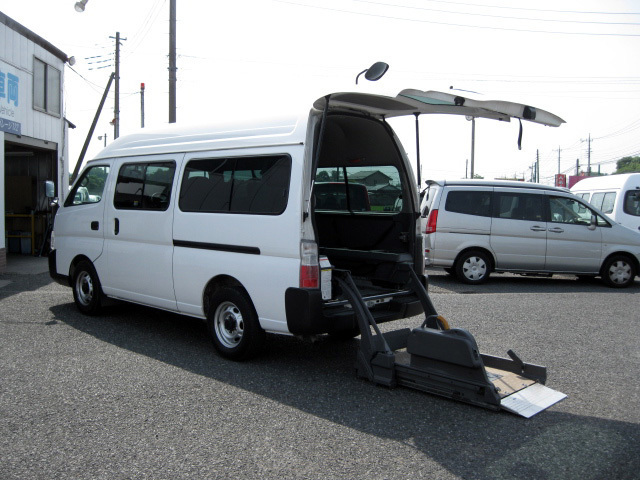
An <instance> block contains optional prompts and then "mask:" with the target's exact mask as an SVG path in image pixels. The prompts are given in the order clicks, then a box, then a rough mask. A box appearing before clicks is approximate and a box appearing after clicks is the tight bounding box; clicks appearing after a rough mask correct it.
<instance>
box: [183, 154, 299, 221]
mask: <svg viewBox="0 0 640 480" xmlns="http://www.w3.org/2000/svg"><path fill="white" fill-rule="evenodd" d="M290 177H291V158H290V157H289V156H288V155H273V156H260V157H239V158H207V159H197V160H191V161H189V163H187V166H186V167H185V170H184V175H183V177H182V187H181V189H180V201H179V203H178V205H179V206H180V210H182V211H184V212H219V213H245V214H259V215H279V214H281V213H282V212H284V210H285V208H286V207H287V201H288V198H289V180H290Z"/></svg>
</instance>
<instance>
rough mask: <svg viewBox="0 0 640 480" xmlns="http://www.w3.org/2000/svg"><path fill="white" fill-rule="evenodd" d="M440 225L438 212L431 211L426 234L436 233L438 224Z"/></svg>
mask: <svg viewBox="0 0 640 480" xmlns="http://www.w3.org/2000/svg"><path fill="white" fill-rule="evenodd" d="M437 223H438V210H437V209H436V210H431V211H430V212H429V216H428V217H427V228H426V230H425V231H424V233H435V231H436V224H437Z"/></svg>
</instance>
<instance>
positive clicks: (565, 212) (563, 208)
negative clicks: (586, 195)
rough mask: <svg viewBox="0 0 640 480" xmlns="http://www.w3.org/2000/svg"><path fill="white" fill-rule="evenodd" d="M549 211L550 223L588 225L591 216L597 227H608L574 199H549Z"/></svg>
mask: <svg viewBox="0 0 640 480" xmlns="http://www.w3.org/2000/svg"><path fill="white" fill-rule="evenodd" d="M549 210H550V213H551V219H550V220H551V222H552V223H573V224H577V225H589V224H590V223H591V216H592V215H595V216H596V219H597V224H598V226H599V227H605V226H608V225H609V223H608V222H607V221H606V220H605V219H604V218H602V217H601V216H600V215H598V214H597V213H596V212H594V211H593V210H591V209H590V208H589V207H587V206H586V205H584V204H582V203H580V202H579V201H578V200H576V199H574V198H568V197H549Z"/></svg>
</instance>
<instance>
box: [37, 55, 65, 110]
mask: <svg viewBox="0 0 640 480" xmlns="http://www.w3.org/2000/svg"><path fill="white" fill-rule="evenodd" d="M60 82H61V74H60V70H58V69H57V68H54V67H52V66H51V65H48V64H46V63H45V62H43V61H42V60H39V59H37V58H34V59H33V108H35V109H36V110H41V111H43V112H47V113H50V114H52V115H57V116H60V114H61V112H62V108H61V105H62V102H61V98H60Z"/></svg>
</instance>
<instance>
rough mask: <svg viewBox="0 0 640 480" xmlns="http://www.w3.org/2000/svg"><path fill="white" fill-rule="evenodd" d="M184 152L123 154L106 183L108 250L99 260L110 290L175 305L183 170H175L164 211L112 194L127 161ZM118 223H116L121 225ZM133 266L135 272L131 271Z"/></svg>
mask: <svg viewBox="0 0 640 480" xmlns="http://www.w3.org/2000/svg"><path fill="white" fill-rule="evenodd" d="M182 157H184V155H183V154H164V155H149V156H133V157H123V158H119V159H117V160H116V161H114V163H113V174H112V175H110V177H109V178H110V181H109V184H108V185H107V188H106V195H105V197H106V199H108V201H107V202H105V204H104V205H105V217H104V226H105V228H104V245H105V248H104V254H103V255H102V256H101V258H100V259H99V260H98V261H97V262H94V264H95V268H96V270H97V271H98V272H99V274H100V281H101V283H102V289H103V291H104V293H105V294H106V295H109V296H112V297H115V298H119V299H123V300H129V301H132V302H136V303H142V304H144V305H149V306H153V307H158V308H162V309H167V310H175V309H176V298H175V294H174V291H173V241H172V238H173V237H172V229H173V215H174V210H173V206H175V201H176V184H177V182H178V178H177V177H178V175H177V174H174V178H173V184H172V188H171V197H170V199H169V205H170V207H169V208H168V209H167V210H164V211H151V210H127V209H116V208H115V207H114V204H113V196H114V189H115V184H116V180H117V178H118V172H119V171H120V169H121V168H122V166H123V165H126V164H146V163H149V162H151V163H159V162H162V163H165V162H169V163H174V164H175V165H176V167H179V165H180V162H181V160H182ZM116 223H117V225H116ZM132 272H136V273H135V275H132Z"/></svg>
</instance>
